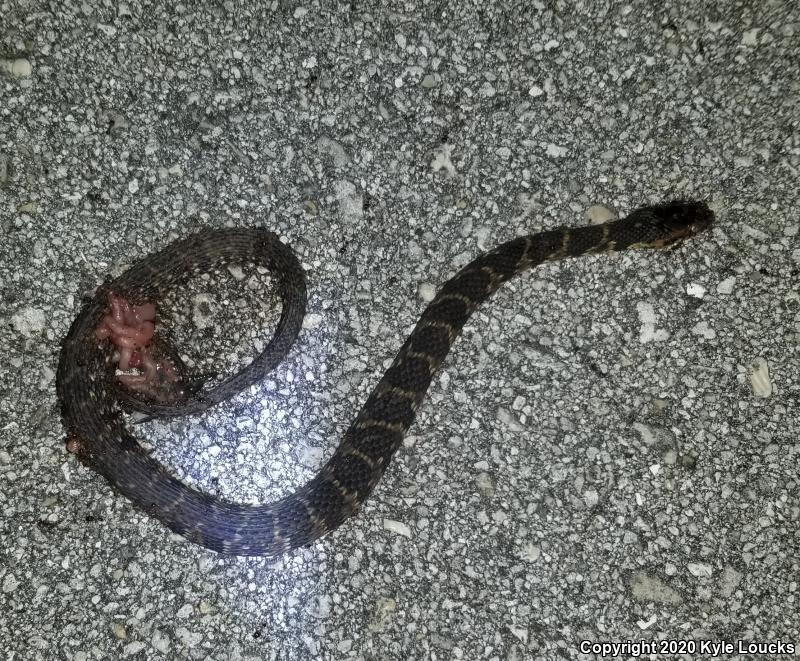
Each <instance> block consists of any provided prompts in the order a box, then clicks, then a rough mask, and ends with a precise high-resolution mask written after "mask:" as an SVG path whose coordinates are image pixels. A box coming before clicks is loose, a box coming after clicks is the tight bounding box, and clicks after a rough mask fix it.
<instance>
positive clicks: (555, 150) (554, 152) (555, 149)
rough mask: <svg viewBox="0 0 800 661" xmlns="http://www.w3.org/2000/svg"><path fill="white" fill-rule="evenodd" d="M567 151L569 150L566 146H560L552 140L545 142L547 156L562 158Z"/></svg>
mask: <svg viewBox="0 0 800 661" xmlns="http://www.w3.org/2000/svg"><path fill="white" fill-rule="evenodd" d="M568 153H569V150H568V149H567V148H566V147H561V146H559V145H556V144H553V143H552V142H549V143H547V155H548V156H552V157H553V158H564V157H565V156H566V155H567V154H568Z"/></svg>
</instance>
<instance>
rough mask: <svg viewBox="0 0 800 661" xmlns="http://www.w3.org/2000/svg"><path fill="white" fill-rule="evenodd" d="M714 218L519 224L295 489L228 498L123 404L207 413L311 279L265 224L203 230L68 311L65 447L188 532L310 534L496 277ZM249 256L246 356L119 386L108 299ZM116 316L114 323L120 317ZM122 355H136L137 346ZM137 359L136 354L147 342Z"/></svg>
mask: <svg viewBox="0 0 800 661" xmlns="http://www.w3.org/2000/svg"><path fill="white" fill-rule="evenodd" d="M713 220H714V216H713V213H712V212H711V210H710V209H709V208H708V206H706V204H704V203H702V202H687V201H674V202H669V203H666V204H662V205H658V206H650V207H643V208H640V209H637V210H636V211H634V212H633V213H631V214H630V215H629V216H627V217H626V218H623V219H621V220H617V221H613V222H609V223H606V224H603V225H591V226H586V227H579V228H573V229H558V230H550V231H546V232H541V233H538V234H532V235H529V236H522V237H519V238H516V239H512V240H511V241H508V242H506V243H503V244H501V245H499V246H497V247H496V248H494V249H493V250H490V251H488V252H486V253H484V254H482V255H480V256H478V257H477V258H475V259H474V260H473V261H472V262H471V263H469V264H467V265H466V266H465V267H464V268H462V269H461V270H460V271H459V272H458V273H457V274H456V275H455V276H454V277H453V278H451V279H450V280H449V281H447V282H446V283H445V284H444V285H443V286H442V288H441V290H440V291H439V293H438V294H437V296H436V297H435V298H434V299H433V301H431V303H430V304H429V305H428V307H427V308H426V309H425V311H424V312H423V313H422V315H421V317H420V319H419V321H418V323H417V325H416V327H415V328H414V330H413V331H412V333H411V335H410V336H409V337H408V339H407V340H406V341H405V343H404V344H403V346H402V347H401V348H400V350H399V351H398V353H397V356H396V358H395V359H394V362H393V363H392V365H391V367H390V368H389V369H388V370H387V372H386V373H385V374H384V375H383V377H382V378H381V379H380V381H379V382H378V384H377V385H376V386H375V388H374V389H373V391H372V393H371V394H370V395H369V397H368V398H367V401H366V403H365V404H364V406H363V407H362V409H361V410H360V411H359V412H358V414H357V415H356V418H355V420H354V421H353V423H352V424H351V425H350V427H349V429H348V430H347V431H346V432H345V434H344V437H343V438H342V440H341V442H340V443H339V445H338V447H337V448H336V450H335V451H334V453H333V455H332V456H331V458H330V459H329V460H328V461H327V463H325V465H324V466H323V467H322V468H321V469H320V471H319V472H318V473H317V474H316V475H315V476H314V477H313V478H312V479H311V480H310V481H309V482H307V483H306V484H305V485H303V486H302V487H300V488H299V489H298V490H297V491H295V492H294V493H292V494H290V495H288V496H286V497H285V498H283V499H281V500H279V501H277V502H275V503H268V504H263V505H246V504H238V503H233V502H228V501H225V500H222V499H219V498H216V497H213V496H211V495H209V494H206V493H203V492H201V491H199V490H197V489H195V488H193V487H191V486H189V485H187V484H184V483H183V482H181V481H179V480H178V479H177V478H175V477H173V476H172V475H170V473H169V472H168V471H167V469H166V468H165V467H164V466H163V465H162V464H160V463H159V462H158V461H156V460H155V459H154V458H153V457H152V456H150V455H149V454H148V453H147V452H145V451H144V450H143V449H142V447H141V445H140V444H139V441H138V440H137V439H136V436H135V435H134V434H133V433H132V431H131V430H130V429H129V428H128V425H127V424H126V422H125V418H124V416H122V415H121V413H122V411H123V410H127V409H131V408H135V409H137V410H139V411H142V412H144V413H145V414H147V415H148V416H152V417H159V416H176V415H187V414H197V413H201V412H202V411H204V410H206V409H208V408H209V407H211V406H214V405H216V404H218V403H220V402H223V401H225V400H227V399H229V398H231V397H232V396H233V395H235V394H236V393H238V392H240V391H241V390H243V389H245V388H247V387H248V386H250V385H253V384H255V383H258V382H259V381H261V380H262V379H264V377H265V376H266V375H267V373H268V372H270V370H272V369H273V368H274V367H275V366H276V365H277V364H278V363H279V362H280V361H281V360H282V359H283V357H284V356H285V355H286V353H287V352H288V351H289V348H290V347H291V345H292V343H293V342H294V340H295V338H296V337H297V335H298V333H299V331H300V327H301V323H302V319H303V315H304V313H305V306H306V284H305V277H304V274H303V270H302V267H301V266H300V264H299V263H298V261H297V259H296V257H295V256H294V253H293V252H292V251H291V249H290V248H288V247H287V246H286V245H284V244H283V243H281V241H280V240H279V239H278V237H277V236H276V235H274V234H272V233H271V232H268V231H267V230H264V229H219V230H205V231H202V232H200V233H198V234H195V235H192V236H189V237H187V238H185V239H182V240H179V241H176V242H174V243H172V244H170V245H168V246H167V247H166V248H164V249H163V250H161V251H159V252H157V253H154V254H152V255H150V256H148V257H145V258H144V259H142V260H141V261H139V262H138V263H136V264H134V265H133V266H132V267H131V268H130V269H129V270H128V271H126V272H125V273H124V274H122V275H121V276H119V277H118V278H116V279H115V280H113V281H111V282H108V283H106V284H105V285H103V286H102V287H100V288H99V289H98V291H97V293H96V294H95V296H94V298H93V299H92V300H91V301H89V302H88V303H87V304H85V305H84V307H83V309H82V310H81V311H80V313H79V315H78V317H77V318H76V319H75V321H74V323H73V324H72V326H71V328H70V330H69V333H68V334H67V336H66V338H65V340H64V342H63V345H62V350H61V356H60V361H59V366H58V374H57V389H58V396H59V399H60V402H61V411H62V417H63V420H64V425H65V427H66V431H67V449H68V450H69V451H70V452H73V453H74V454H76V455H77V456H78V458H80V459H81V461H83V462H84V463H85V464H87V465H88V466H90V467H91V468H93V469H94V470H96V471H97V472H98V473H100V474H101V475H103V476H104V477H105V478H106V479H107V480H108V481H109V483H110V484H111V485H112V486H113V487H115V488H116V489H117V490H118V491H119V492H121V493H122V494H124V495H125V496H126V497H127V498H129V499H130V500H131V501H132V502H133V503H134V504H136V505H137V506H139V507H140V508H142V509H144V510H145V511H146V512H147V513H149V514H150V515H151V516H153V517H155V518H157V519H159V520H160V521H162V522H163V523H164V524H165V525H166V526H167V527H168V528H170V529H171V530H173V531H174V532H176V533H179V534H181V535H183V536H184V537H186V538H187V539H189V540H191V541H193V542H195V543H197V544H201V545H203V546H205V547H208V548H210V549H214V550H215V551H220V552H222V553H229V554H236V555H265V556H276V555H279V554H281V553H284V552H286V551H288V550H290V549H294V548H297V547H300V546H304V545H307V544H309V543H311V542H312V541H314V540H315V539H317V538H319V537H321V536H322V535H324V534H326V533H328V532H330V531H332V530H334V529H336V528H337V527H339V525H341V524H342V522H343V521H345V520H346V519H347V518H349V517H351V516H352V515H353V514H355V513H356V512H357V511H358V509H359V508H360V507H361V505H362V504H363V503H364V501H365V500H366V499H367V497H368V496H369V494H370V493H371V492H372V490H373V489H374V488H375V486H376V485H377V483H378V481H379V480H380V478H381V476H382V475H383V472H384V471H385V470H386V468H387V466H388V465H389V462H390V460H391V458H392V455H393V454H394V452H395V451H396V450H397V448H398V447H399V446H400V444H401V442H402V440H403V436H404V435H405V433H406V431H407V430H408V429H409V427H410V426H411V425H412V424H413V422H414V418H415V415H416V411H417V408H418V407H419V405H420V404H421V403H422V400H423V398H424V397H425V393H426V391H427V390H428V386H429V385H430V383H431V380H432V378H433V376H434V374H435V373H436V371H437V369H438V368H439V366H440V365H441V363H442V361H443V360H444V359H445V356H446V355H447V353H448V352H449V351H450V348H451V347H452V345H453V343H454V341H455V339H456V338H457V337H458V335H459V333H460V332H461V329H462V327H463V326H464V324H465V323H466V322H467V320H468V319H469V317H470V315H471V314H472V313H473V312H474V311H475V310H476V309H477V308H478V307H479V306H480V305H481V304H482V303H484V302H485V301H486V299H487V298H489V297H490V296H491V295H492V294H493V293H494V292H495V291H496V290H497V289H498V288H499V287H500V286H501V285H502V284H503V283H504V282H506V281H507V280H509V279H510V278H511V277H513V276H514V275H516V274H518V273H521V272H522V271H525V270H527V269H529V268H531V267H534V266H537V265H538V264H541V263H543V262H545V261H553V260H559V259H564V258H567V257H577V256H579V255H585V254H593V253H602V252H611V251H620V250H628V249H635V248H667V247H670V246H673V245H676V244H678V243H680V242H682V241H683V240H684V239H687V238H690V237H692V236H694V235H696V234H697V233H699V232H701V231H703V230H705V229H707V228H708V227H710V226H711V224H712V222H713ZM247 262H252V263H255V264H258V265H262V266H264V267H266V268H267V269H269V271H270V273H271V274H272V276H273V277H274V278H275V280H276V282H277V288H278V292H279V295H280V297H281V299H282V311H281V318H280V321H279V322H278V326H277V330H276V332H275V335H274V336H273V338H272V340H271V341H270V342H269V344H268V345H267V347H266V348H265V349H264V350H263V351H262V352H261V353H260V354H259V355H258V356H257V357H256V358H255V359H254V360H253V361H252V362H251V363H250V364H249V365H248V366H247V367H245V368H244V369H242V370H240V371H238V372H236V373H235V374H233V375H231V376H228V377H226V378H224V379H222V380H221V381H219V382H216V383H215V384H214V385H213V387H200V388H199V389H197V390H195V389H187V390H186V391H180V390H176V391H175V393H176V394H175V393H173V394H174V396H172V397H166V398H165V399H159V398H157V397H147V396H143V395H142V394H141V393H136V392H134V391H133V385H134V384H141V381H135V380H131V381H130V382H129V383H130V384H131V389H130V390H129V389H126V388H124V387H121V385H120V383H119V378H118V376H117V362H116V360H117V358H118V356H117V358H115V349H114V346H113V345H112V343H111V342H110V341H109V340H108V339H103V338H104V337H105V336H106V335H108V334H110V333H111V331H110V330H104V326H103V324H104V323H105V322H104V319H106V318H108V315H109V305H110V304H109V301H110V300H112V301H113V304H112V305H114V306H117V307H118V308H119V306H122V305H123V303H120V302H119V301H121V300H123V299H124V301H126V303H125V305H128V308H127V310H128V313H129V314H130V315H133V316H134V317H136V315H137V314H138V315H139V316H138V317H137V319H140V320H141V319H144V321H143V322H141V323H142V324H143V325H144V326H146V325H147V323H148V321H147V317H146V314H147V310H146V308H147V306H150V305H152V304H155V305H156V306H157V305H158V303H159V301H161V300H163V298H164V296H165V295H166V294H167V293H168V292H169V291H171V290H173V289H174V288H175V287H177V286H179V285H181V284H182V283H184V282H185V281H187V280H188V279H189V278H190V277H192V276H194V275H198V274H202V273H205V272H208V271H209V270H210V269H212V268H215V267H220V266H225V265H229V264H241V263H247ZM110 297H111V298H110ZM113 297H119V298H118V299H114V298H113ZM113 322H114V320H113V319H112V320H111V321H110V322H108V323H109V324H110V327H114V328H115V326H114V324H113ZM99 329H100V330H99ZM127 339H130V338H127ZM154 347H155V348H154V349H152V350H153V351H158V352H159V353H160V354H162V355H164V356H166V357H167V358H166V359H168V358H169V357H172V359H173V360H174V361H175V365H176V367H175V370H176V371H177V372H179V373H180V372H181V371H182V369H181V367H180V364H179V363H178V361H179V359H178V358H177V351H176V350H175V348H174V347H171V346H169V345H168V344H166V343H165V342H164V341H162V340H158V338H156V339H154ZM116 353H118V352H116ZM126 358H131V360H132V361H133V360H136V359H137V358H136V357H135V352H133V353H131V352H129V354H128V355H127V356H126ZM166 359H165V360H166ZM138 360H143V358H142V356H141V355H140V356H139V357H138ZM143 362H146V360H143ZM156 372H157V370H155V371H154V372H153V373H154V374H155V373H156ZM174 378H175V377H174V376H173V375H172V374H171V373H170V371H169V370H164V374H162V375H161V379H162V381H163V382H164V383H165V384H166V386H167V387H169V386H171V382H172V381H173V380H174ZM148 387H149V386H148ZM153 392H155V391H153Z"/></svg>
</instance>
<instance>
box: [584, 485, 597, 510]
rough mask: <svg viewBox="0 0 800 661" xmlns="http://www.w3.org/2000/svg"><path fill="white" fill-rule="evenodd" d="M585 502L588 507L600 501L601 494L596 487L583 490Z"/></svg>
mask: <svg viewBox="0 0 800 661" xmlns="http://www.w3.org/2000/svg"><path fill="white" fill-rule="evenodd" d="M583 502H584V503H586V507H594V506H595V505H597V503H599V502H600V494H598V493H597V491H595V490H594V489H587V490H586V491H584V492H583Z"/></svg>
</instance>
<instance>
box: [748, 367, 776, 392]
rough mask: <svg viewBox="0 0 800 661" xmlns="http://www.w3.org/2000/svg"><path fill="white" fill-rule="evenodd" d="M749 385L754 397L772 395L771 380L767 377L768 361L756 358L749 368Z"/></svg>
mask: <svg viewBox="0 0 800 661" xmlns="http://www.w3.org/2000/svg"><path fill="white" fill-rule="evenodd" d="M750 385H751V386H752V388H753V394H754V395H755V396H756V397H764V398H766V397H770V396H771V395H772V381H771V380H770V377H769V363H768V362H767V361H766V360H765V359H764V358H761V357H759V358H756V359H755V360H754V361H753V364H752V365H751V368H750Z"/></svg>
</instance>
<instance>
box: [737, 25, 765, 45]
mask: <svg viewBox="0 0 800 661" xmlns="http://www.w3.org/2000/svg"><path fill="white" fill-rule="evenodd" d="M760 29H761V28H753V29H752V30H747V31H746V32H745V33H744V34H743V35H742V43H743V44H744V45H745V46H757V45H758V31H759V30H760Z"/></svg>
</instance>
